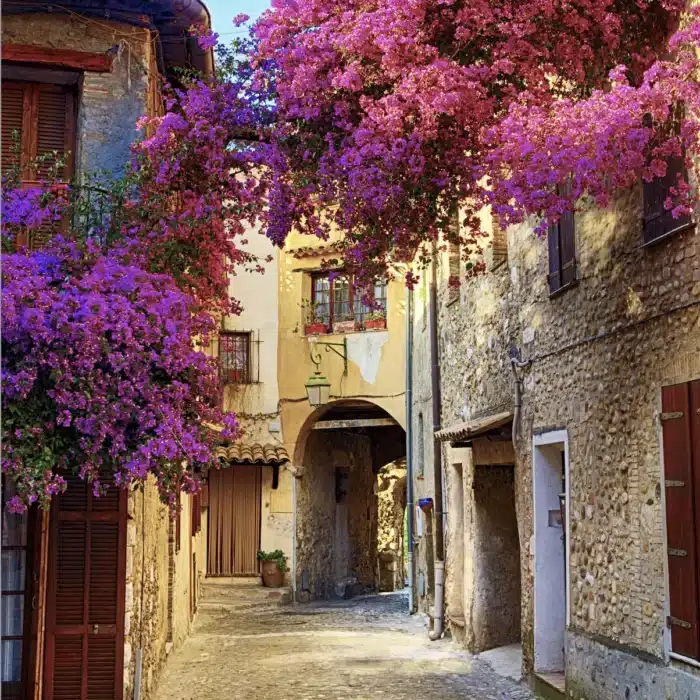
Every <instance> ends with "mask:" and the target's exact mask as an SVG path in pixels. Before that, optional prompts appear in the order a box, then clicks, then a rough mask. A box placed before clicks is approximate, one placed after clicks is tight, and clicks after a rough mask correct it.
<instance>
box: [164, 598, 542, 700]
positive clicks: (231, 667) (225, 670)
mask: <svg viewBox="0 0 700 700" xmlns="http://www.w3.org/2000/svg"><path fill="white" fill-rule="evenodd" d="M406 607H407V598H406V596H405V595H404V594H389V595H381V596H371V597H364V598H359V599H354V600H349V601H343V602H338V603H315V604H306V605H298V606H292V605H288V606H283V607H279V606H264V607H257V608H250V609H236V608H235V607H234V606H231V607H229V608H228V609H225V608H224V607H216V606H215V605H212V604H205V605H204V606H203V608H202V609H201V610H200V613H199V617H198V621H197V629H196V630H195V633H194V634H193V635H192V637H190V638H189V639H188V640H187V641H186V642H185V644H184V645H183V646H182V647H181V648H180V649H178V650H177V652H175V653H174V654H173V655H172V656H171V657H170V658H169V659H168V660H167V662H166V666H165V668H164V671H163V674H162V677H161V682H160V686H159V688H158V691H157V693H156V696H155V697H156V698H157V700H195V699H197V700H229V699H233V698H240V699H241V700H243V699H245V700H297V699H299V700H302V699H303V700H306V699H307V698H324V699H325V700H340V699H341V698H342V699H343V700H364V699H369V698H382V699H383V700H405V699H409V698H421V700H437V699H438V698H440V699H451V698H465V699H468V700H529V699H530V698H533V695H532V694H531V693H530V692H529V690H528V689H527V688H525V686H523V685H519V684H517V683H515V682H514V681H512V680H510V679H508V678H504V677H501V676H499V675H497V674H496V673H495V672H494V671H493V670H492V669H491V667H490V666H489V665H488V664H487V663H486V662H485V661H482V660H480V659H478V658H473V657H470V656H469V655H468V654H467V653H465V652H464V651H461V650H459V649H458V648H457V647H455V646H454V645H453V644H452V643H451V642H450V641H449V640H440V641H439V642H430V641H429V640H428V638H427V634H426V629H425V626H424V623H423V620H422V619H421V618H419V617H417V616H409V615H407V614H406V612H405V610H406Z"/></svg>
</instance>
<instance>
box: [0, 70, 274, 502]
mask: <svg viewBox="0 0 700 700" xmlns="http://www.w3.org/2000/svg"><path fill="white" fill-rule="evenodd" d="M242 80H244V77H243V78H242ZM264 109H266V107H265V108H264ZM264 109H263V110H262V111H264ZM262 111H261V110H260V109H259V108H258V105H256V103H255V100H253V101H250V100H248V99H247V98H246V96H245V87H244V84H243V82H238V81H236V80H232V79H227V80H226V81H219V82H216V81H204V80H191V81H190V82H189V84H188V85H187V87H185V88H182V89H178V90H175V89H169V90H168V91H167V92H166V111H165V114H164V115H162V116H158V117H152V118H147V119H144V120H143V121H142V123H141V124H140V126H141V127H142V128H143V131H144V133H145V138H143V140H141V141H139V142H137V143H136V144H134V146H133V148H132V162H131V163H130V165H129V166H128V168H127V171H126V174H125V175H124V177H123V178H122V179H120V180H119V181H116V182H104V181H100V180H99V178H98V180H97V181H94V180H93V181H91V182H90V183H89V184H87V185H86V184H85V182H83V183H81V184H76V185H73V184H69V185H63V184H57V183H55V182H53V183H52V182H45V183H43V184H42V185H41V186H38V187H32V188H29V189H23V188H22V187H21V184H20V182H19V178H18V175H17V173H15V174H14V175H13V174H12V173H10V174H6V176H5V178H4V182H3V185H4V187H3V231H2V233H3V246H4V250H5V251H7V252H4V253H3V261H2V263H3V264H2V267H3V269H2V277H3V289H2V308H3V314H2V377H3V398H2V409H3V424H2V439H3V460H2V470H3V473H4V474H5V475H6V476H7V477H8V478H10V479H12V480H13V482H14V483H15V485H16V493H17V495H16V496H15V497H14V498H13V500H12V501H11V502H10V507H11V508H13V509H15V510H22V509H24V508H26V507H27V506H28V505H30V504H32V503H34V502H39V503H42V504H46V503H47V502H48V500H49V498H50V497H51V495H52V494H54V493H57V492H59V491H61V490H62V489H63V488H64V487H65V478H64V477H65V474H66V473H70V472H72V473H77V474H78V475H79V476H80V477H81V478H83V479H86V480H88V481H89V482H90V483H92V485H93V489H94V491H95V492H96V493H99V492H100V491H101V490H103V489H104V485H105V483H106V482H107V481H111V480H112V479H113V480H114V481H116V483H118V484H120V485H123V486H124V485H128V484H131V483H141V482H143V481H144V480H145V479H146V478H147V477H148V475H149V474H152V475H154V476H155V478H156V482H157V484H158V487H159V489H160V491H161V494H162V496H163V498H164V500H166V501H169V502H170V503H171V505H173V504H174V503H175V496H176V494H177V492H178V491H180V490H183V489H184V490H190V491H193V490H196V489H197V488H198V475H199V474H200V473H201V471H202V470H204V469H206V468H207V467H208V466H209V464H210V462H211V444H210V438H208V430H207V426H211V425H212V424H216V425H220V426H222V428H223V435H224V436H227V437H233V436H235V434H236V430H237V424H236V420H235V416H233V415H231V414H228V415H223V414H222V412H221V411H220V409H219V406H220V386H219V377H218V373H217V366H216V363H215V361H214V360H213V359H212V358H210V357H208V356H207V355H206V354H205V353H204V352H202V350H201V348H203V347H205V346H206V345H207V343H208V341H209V337H210V334H211V332H212V330H213V329H214V327H215V319H216V318H217V317H218V316H219V315H220V314H224V313H231V312H235V311H236V308H237V306H236V303H235V301H234V300H233V299H232V298H231V297H230V295H229V284H230V275H231V274H233V273H235V271H236V269H237V268H240V267H241V266H245V267H248V268H252V269H258V268H259V267H260V264H261V261H259V260H256V259H254V258H252V257H251V256H249V255H247V254H246V253H245V252H244V251H243V250H242V248H241V240H242V236H243V235H244V234H245V233H246V231H249V230H250V229H252V228H253V227H254V226H255V225H256V224H257V222H258V209H259V207H260V206H261V203H262V202H263V201H264V197H263V190H262V189H261V188H262V185H261V184H260V182H259V181H258V179H257V178H256V176H255V169H256V168H257V167H258V165H259V161H260V158H261V154H262V153H263V147H251V145H250V143H248V142H244V143H241V142H240V137H241V134H245V133H249V132H251V131H254V130H255V125H256V123H257V122H258V120H260V119H261V118H262V121H264V117H261V115H262ZM96 184H99V187H97V186H96ZM86 190H89V191H90V192H92V193H93V194H94V193H101V196H102V197H103V198H105V197H106V198H107V199H108V200H109V201H108V205H109V206H108V207H107V211H108V215H107V216H105V215H104V214H103V213H100V215H99V216H97V217H95V216H94V212H92V211H90V209H91V207H90V204H89V200H87V199H86V197H85V196H84V193H85V191H86ZM102 211H103V210H102V208H101V209H100V212H102ZM38 230H41V231H42V235H43V237H44V238H46V237H47V233H48V234H49V237H51V241H50V242H49V243H48V245H46V246H44V247H42V248H41V249H39V250H28V249H27V248H26V247H24V246H23V245H22V241H26V240H27V237H29V238H30V239H31V236H32V233H33V232H36V231H38ZM105 476H107V479H105Z"/></svg>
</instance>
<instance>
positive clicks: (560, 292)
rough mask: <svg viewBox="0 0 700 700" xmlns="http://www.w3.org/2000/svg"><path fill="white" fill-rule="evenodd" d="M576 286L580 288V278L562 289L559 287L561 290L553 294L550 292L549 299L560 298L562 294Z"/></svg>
mask: <svg viewBox="0 0 700 700" xmlns="http://www.w3.org/2000/svg"><path fill="white" fill-rule="evenodd" d="M576 286H578V277H577V278H576V279H575V280H571V282H567V283H566V284H563V285H562V286H561V287H559V289H555V290H554V291H553V292H550V293H549V298H550V299H554V297H558V296H559V295H560V294H564V292H566V291H568V290H569V289H572V288H573V287H576Z"/></svg>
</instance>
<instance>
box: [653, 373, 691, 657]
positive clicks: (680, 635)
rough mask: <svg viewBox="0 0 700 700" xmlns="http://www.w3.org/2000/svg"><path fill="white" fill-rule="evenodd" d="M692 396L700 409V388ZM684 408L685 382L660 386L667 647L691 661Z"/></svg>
mask: <svg viewBox="0 0 700 700" xmlns="http://www.w3.org/2000/svg"><path fill="white" fill-rule="evenodd" d="M694 393H697V394H698V396H697V398H696V399H694V401H697V403H698V406H700V400H699V399H700V389H695V390H694ZM690 410H691V402H690V385H689V384H676V385H674V386H668V387H664V388H663V390H662V414H661V423H662V430H663V457H664V478H665V486H666V536H667V553H668V578H669V594H670V604H671V615H670V619H669V622H670V626H671V648H672V650H673V651H674V652H676V653H678V654H682V655H683V656H688V657H691V658H694V659H697V658H698V657H699V656H700V619H699V615H698V567H697V549H696V548H697V544H698V539H697V523H696V514H695V504H694V500H695V498H694V497H695V493H696V491H697V490H698V489H700V484H698V483H695V482H696V481H697V479H694V475H693V463H692V460H693V450H692V443H691V417H690ZM696 447H697V445H696ZM697 474H699V472H696V475H697ZM697 502H698V503H700V501H697Z"/></svg>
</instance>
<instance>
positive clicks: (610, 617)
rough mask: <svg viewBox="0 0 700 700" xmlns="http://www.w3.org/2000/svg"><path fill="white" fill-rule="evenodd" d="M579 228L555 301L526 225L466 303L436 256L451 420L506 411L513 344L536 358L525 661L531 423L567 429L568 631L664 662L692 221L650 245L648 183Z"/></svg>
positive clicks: (697, 285) (525, 480) (691, 315)
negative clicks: (663, 434)
mask: <svg viewBox="0 0 700 700" xmlns="http://www.w3.org/2000/svg"><path fill="white" fill-rule="evenodd" d="M576 229H577V234H576V246H577V260H578V265H579V270H578V280H579V281H578V284H576V285H575V286H573V287H571V288H569V289H567V290H565V291H563V292H561V293H559V294H558V295H556V296H553V297H550V296H549V292H548V288H547V242H546V240H542V239H539V238H537V237H536V236H535V235H534V234H533V233H532V231H531V229H530V228H528V227H527V226H522V227H520V228H517V229H511V230H510V231H509V232H508V233H509V235H508V246H509V249H508V263H507V265H504V266H502V267H500V268H499V269H497V270H492V271H489V272H487V273H486V274H484V275H482V276H480V277H478V278H476V279H471V280H467V281H465V282H464V283H463V285H462V288H461V293H460V299H459V302H458V303H454V304H451V305H447V300H448V290H447V285H446V272H447V268H448V266H447V261H446V260H445V261H442V262H443V263H444V264H442V265H441V280H440V286H441V295H442V297H441V298H442V312H441V315H440V324H439V328H440V359H441V367H442V372H443V375H442V397H443V407H442V422H443V425H449V424H451V423H455V422H459V421H461V420H465V419H466V420H468V419H470V418H472V417H475V416H477V415H487V414H489V413H498V412H499V411H502V410H503V408H504V407H512V406H513V396H514V383H513V379H512V376H511V370H510V363H509V351H510V349H511V348H512V347H518V348H520V351H521V354H522V356H523V358H524V359H529V360H531V361H532V362H531V364H530V366H529V367H528V368H527V369H525V370H521V375H522V379H523V411H522V419H521V423H520V428H519V440H518V449H517V460H516V477H515V492H516V508H517V513H518V523H519V538H520V551H521V563H522V584H523V585H522V607H523V619H522V623H523V624H522V629H523V640H524V654H525V668H526V669H527V670H530V669H531V668H532V653H533V649H532V646H533V642H532V625H533V604H532V590H533V575H534V573H533V568H532V547H531V538H532V534H533V525H532V503H533V494H532V466H531V465H532V436H533V434H536V433H539V432H543V431H546V430H550V429H554V428H556V429H564V430H566V431H567V435H568V449H569V468H570V496H569V498H570V501H569V503H570V514H571V534H570V542H569V543H568V544H569V547H570V578H571V587H570V590H569V598H570V606H571V615H570V629H571V630H574V631H577V632H581V633H584V634H587V635H593V636H596V637H597V638H600V639H602V640H606V642H609V643H610V644H616V645H623V646H625V647H626V648H629V649H634V650H636V651H638V652H639V653H645V654H648V655H651V656H653V657H655V658H657V659H660V660H662V659H663V658H664V649H665V643H666V642H667V638H666V637H667V632H666V629H665V624H664V618H665V609H666V602H667V601H666V594H665V575H664V540H665V530H664V525H663V509H662V498H661V478H662V468H661V458H660V427H659V421H658V414H659V411H660V390H661V386H663V385H665V384H671V383H676V382H684V381H688V380H690V379H693V378H697V377H700V306H699V304H700V255H698V250H699V246H698V242H699V238H700V237H699V236H698V234H697V233H696V231H695V230H694V229H689V230H686V231H683V232H680V233H677V234H675V235H673V236H671V237H670V238H669V239H667V240H666V241H664V242H660V243H658V244H657V245H653V246H648V247H642V245H641V242H642V238H641V237H642V233H641V188H632V189H631V190H630V191H629V192H627V193H626V194H625V195H624V196H621V197H620V198H619V199H618V200H617V201H616V202H615V203H614V205H611V206H610V207H609V208H608V209H605V210H600V209H595V208H584V211H582V212H580V213H577V215H576ZM417 325H418V326H419V329H418V330H417V332H416V335H417V336H420V333H421V331H420V324H417ZM414 342H415V341H414ZM416 346H417V350H418V351H419V352H420V351H423V352H424V353H427V351H426V350H425V347H424V346H423V347H421V346H420V344H418V343H416ZM421 362H423V363H424V360H420V359H419V358H416V364H415V365H414V374H415V375H416V376H417V382H418V383H417V385H416V386H415V387H414V394H415V395H416V404H415V407H414V412H415V413H414V415H416V416H417V410H416V409H417V408H418V407H419V405H421V404H420V401H421V400H422V398H423V393H424V392H425V374H426V373H425V368H424V367H423V368H422V369H421ZM416 425H417V422H416V421H414V426H416ZM414 449H415V448H414ZM418 490H420V487H418ZM417 495H418V494H417ZM587 697H590V698H596V697H598V696H597V695H590V696H587ZM600 697H604V696H603V695H600Z"/></svg>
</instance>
